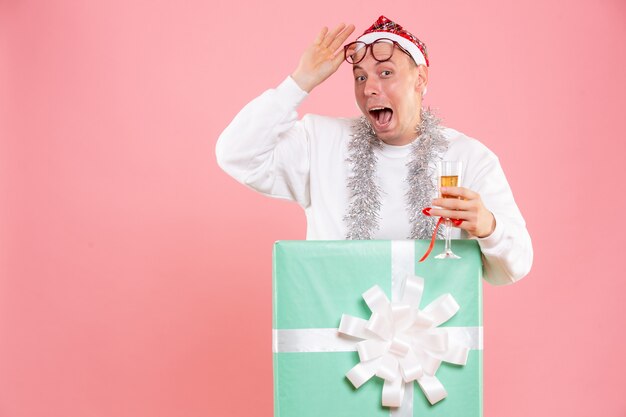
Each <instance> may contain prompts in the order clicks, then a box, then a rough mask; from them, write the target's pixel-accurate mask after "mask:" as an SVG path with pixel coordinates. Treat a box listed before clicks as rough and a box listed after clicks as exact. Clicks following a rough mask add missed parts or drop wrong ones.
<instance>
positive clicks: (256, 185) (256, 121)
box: [215, 77, 310, 208]
mask: <svg viewBox="0 0 626 417" xmlns="http://www.w3.org/2000/svg"><path fill="white" fill-rule="evenodd" d="M306 97H307V93H306V92H305V91H303V90H302V89H300V87H299V86H298V85H297V84H296V82H295V81H294V80H293V79H292V78H291V77H287V78H286V79H285V80H284V81H283V82H282V83H281V84H280V85H279V86H278V87H277V88H275V89H270V90H267V91H265V92H264V93H263V94H261V95H260V96H259V97H257V98H255V99H254V100H252V101H251V102H250V103H248V104H247V105H246V106H245V107H244V108H243V109H242V110H241V111H240V112H239V113H238V114H237V116H235V118H234V119H233V121H232V122H231V123H230V124H229V125H228V127H227V128H226V129H225V130H224V131H223V132H222V134H221V135H220V137H219V139H218V141H217V145H216V150H215V153H216V157H217V163H218V165H219V166H220V167H221V168H222V169H223V170H224V171H226V173H228V174H229V175H230V176H232V177H233V178H235V179H236V180H237V181H239V182H240V183H242V184H244V185H246V186H249V187H251V188H253V189H254V190H256V191H258V192H260V193H262V194H266V195H269V196H272V197H277V198H285V199H289V200H293V201H297V202H298V203H299V204H300V205H301V206H303V207H305V208H306V207H307V206H308V205H309V204H310V193H309V167H310V158H309V153H310V151H309V143H308V137H307V133H306V131H305V129H304V122H302V121H299V120H298V113H297V111H296V109H297V107H298V105H299V104H300V103H301V102H302V101H303V100H304V99H305V98H306Z"/></svg>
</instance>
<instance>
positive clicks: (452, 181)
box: [435, 161, 462, 259]
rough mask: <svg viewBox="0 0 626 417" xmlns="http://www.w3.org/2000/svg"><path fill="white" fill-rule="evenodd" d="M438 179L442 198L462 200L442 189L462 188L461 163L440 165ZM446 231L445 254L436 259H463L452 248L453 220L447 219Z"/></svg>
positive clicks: (442, 162) (452, 162) (448, 162)
mask: <svg viewBox="0 0 626 417" xmlns="http://www.w3.org/2000/svg"><path fill="white" fill-rule="evenodd" d="M438 171H439V172H438V174H439V175H438V177H439V194H440V197H441V198H460V197H454V196H451V195H447V194H443V193H442V192H441V187H460V186H461V171H462V164H461V161H441V162H439V164H438ZM445 225H446V231H445V237H446V243H445V248H444V250H443V252H441V253H440V254H439V255H437V256H435V258H436V259H461V257H460V256H458V255H456V254H455V253H454V252H452V248H451V243H452V242H451V240H452V239H451V234H452V220H450V219H448V218H446V219H445Z"/></svg>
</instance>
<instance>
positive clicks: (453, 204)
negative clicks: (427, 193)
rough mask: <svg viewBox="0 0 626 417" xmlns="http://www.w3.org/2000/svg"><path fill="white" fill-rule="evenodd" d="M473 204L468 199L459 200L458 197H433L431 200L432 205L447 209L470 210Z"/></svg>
mask: <svg viewBox="0 0 626 417" xmlns="http://www.w3.org/2000/svg"><path fill="white" fill-rule="evenodd" d="M473 204H474V203H472V202H471V201H469V200H459V199H458V198H435V199H434V200H433V202H432V205H433V206H438V207H441V208H444V209H449V210H470V209H471V208H472V205H473Z"/></svg>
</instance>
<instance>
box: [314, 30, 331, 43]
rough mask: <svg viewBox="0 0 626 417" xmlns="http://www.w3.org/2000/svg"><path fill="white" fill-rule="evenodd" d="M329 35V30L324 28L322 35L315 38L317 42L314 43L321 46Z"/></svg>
mask: <svg viewBox="0 0 626 417" xmlns="http://www.w3.org/2000/svg"><path fill="white" fill-rule="evenodd" d="M327 33H328V28H327V27H326V26H324V27H323V28H322V30H321V31H320V33H319V34H318V35H317V37H316V38H315V41H314V43H315V45H319V44H320V43H322V41H323V40H324V37H325V36H326V34H327Z"/></svg>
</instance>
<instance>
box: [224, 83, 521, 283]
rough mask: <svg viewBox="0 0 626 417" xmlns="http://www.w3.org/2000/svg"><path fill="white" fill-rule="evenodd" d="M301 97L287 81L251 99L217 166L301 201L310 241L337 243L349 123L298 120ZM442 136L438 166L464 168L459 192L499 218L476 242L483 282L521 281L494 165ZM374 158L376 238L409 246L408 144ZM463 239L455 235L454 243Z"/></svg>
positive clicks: (473, 146)
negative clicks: (475, 197)
mask: <svg viewBox="0 0 626 417" xmlns="http://www.w3.org/2000/svg"><path fill="white" fill-rule="evenodd" d="M306 97H307V93H306V92H305V91H303V90H301V89H300V87H298V85H297V84H296V83H295V81H293V79H292V78H291V77H287V79H285V81H283V82H282V83H281V84H280V85H279V86H278V87H277V88H276V89H271V90H268V91H266V92H264V93H263V94H262V95H260V96H259V97H257V98H256V99H254V100H252V101H251V102H250V103H249V104H248V105H246V106H245V107H244V108H243V109H242V110H241V111H240V112H239V114H238V115H237V116H236V117H235V119H234V120H233V121H232V122H231V123H230V125H229V126H228V127H227V128H226V130H224V132H223V133H222V134H221V135H220V138H219V140H218V142H217V148H216V155H217V161H218V164H219V165H220V167H221V168H222V169H223V170H224V171H226V172H227V173H228V174H230V175H231V176H232V177H234V178H235V179H236V180H237V181H239V182H241V183H243V184H245V185H247V186H249V187H251V188H253V189H254V190H256V191H258V192H261V193H263V194H266V195H269V196H272V197H277V198H286V199H289V200H293V201H296V202H298V203H299V204H300V205H301V206H302V207H303V208H304V210H305V212H306V218H307V239H324V240H342V239H345V237H346V234H347V226H346V225H345V224H344V221H343V217H344V215H345V214H346V211H347V207H348V203H349V198H350V196H349V190H348V188H347V185H346V184H347V182H346V181H347V179H348V178H349V176H350V175H351V173H352V171H351V167H350V165H349V164H348V163H347V162H346V159H347V158H348V142H349V140H350V134H351V133H352V132H351V125H352V123H353V120H352V119H336V118H330V117H324V116H317V115H311V114H307V115H305V116H304V117H303V118H302V119H301V120H298V113H297V111H296V109H297V107H298V106H299V104H300V103H301V102H302V101H303V100H304V99H305V98H306ZM443 133H444V136H445V137H446V139H448V140H449V146H448V150H447V152H446V153H445V154H444V157H443V159H444V160H459V161H462V162H463V173H462V181H463V183H462V185H463V186H464V187H467V188H469V189H471V190H473V191H475V192H477V193H479V194H480V196H481V198H482V200H483V203H484V204H485V206H486V207H487V209H488V210H490V211H491V212H492V213H493V215H494V216H495V218H496V228H495V230H494V232H493V233H492V234H491V235H490V236H488V237H486V238H478V239H477V240H478V242H479V244H480V248H481V251H482V253H483V260H484V276H485V279H486V280H487V281H488V282H490V283H492V284H508V283H512V282H514V281H516V280H518V279H520V278H522V277H524V276H525V275H526V274H527V273H528V271H529V270H530V267H531V265H532V259H533V249H532V244H531V241H530V236H529V234H528V231H527V230H526V224H525V222H524V219H523V217H522V215H521V213H520V211H519V209H518V208H517V205H516V204H515V200H514V199H513V194H512V193H511V189H510V187H509V184H508V182H507V180H506V177H505V176H504V172H503V171H502V168H501V167H500V163H499V161H498V158H497V157H496V156H495V154H494V153H493V152H491V151H490V150H489V149H487V148H486V147H485V146H484V145H483V144H481V143H480V142H478V141H477V140H475V139H472V138H469V137H467V136H465V135H463V134H462V133H460V132H457V131H456V130H453V129H449V128H444V129H443ZM374 152H375V153H376V157H377V160H378V166H377V171H376V180H377V181H378V184H379V186H380V188H381V189H382V190H383V192H382V193H381V203H382V207H381V211H380V217H381V221H380V222H379V224H380V228H379V229H378V231H377V232H376V234H375V238H376V239H406V238H407V237H408V235H409V234H410V230H411V228H410V225H409V215H408V213H407V211H406V201H405V193H406V191H407V183H406V181H405V178H406V177H407V167H406V163H407V161H408V158H409V157H410V145H406V146H391V145H383V147H382V149H376V148H375V149H374ZM433 197H435V196H433ZM467 237H468V235H467V233H466V232H465V231H463V230H461V229H458V228H453V230H452V238H453V239H454V238H456V239H459V238H467Z"/></svg>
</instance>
